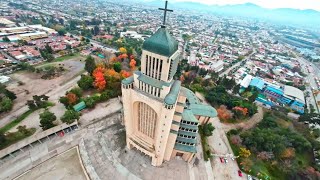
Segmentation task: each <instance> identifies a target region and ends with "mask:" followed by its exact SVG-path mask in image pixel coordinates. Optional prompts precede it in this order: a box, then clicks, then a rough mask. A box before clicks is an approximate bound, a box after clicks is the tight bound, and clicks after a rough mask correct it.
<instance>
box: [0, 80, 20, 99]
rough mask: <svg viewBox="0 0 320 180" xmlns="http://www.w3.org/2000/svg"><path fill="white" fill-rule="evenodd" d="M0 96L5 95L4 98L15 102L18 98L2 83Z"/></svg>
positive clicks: (0, 84)
mask: <svg viewBox="0 0 320 180" xmlns="http://www.w3.org/2000/svg"><path fill="white" fill-rule="evenodd" d="M0 94H4V96H6V97H8V98H10V99H11V100H15V99H16V98H17V96H16V95H15V94H14V93H13V92H11V91H9V90H8V89H7V87H6V86H5V85H4V84H2V83H0Z"/></svg>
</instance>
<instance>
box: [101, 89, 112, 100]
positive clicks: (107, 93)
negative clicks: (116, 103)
mask: <svg viewBox="0 0 320 180" xmlns="http://www.w3.org/2000/svg"><path fill="white" fill-rule="evenodd" d="M109 98H110V93H109V92H108V91H104V92H102V93H101V95H100V101H107V100H108V99H109Z"/></svg>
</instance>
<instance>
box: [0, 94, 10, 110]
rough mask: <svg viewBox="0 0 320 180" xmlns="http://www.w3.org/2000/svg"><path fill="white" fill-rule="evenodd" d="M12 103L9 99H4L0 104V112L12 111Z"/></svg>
mask: <svg viewBox="0 0 320 180" xmlns="http://www.w3.org/2000/svg"><path fill="white" fill-rule="evenodd" d="M12 107H13V102H12V100H11V99H10V98H8V97H4V98H2V100H1V102H0V112H8V111H10V110H11V109H12Z"/></svg>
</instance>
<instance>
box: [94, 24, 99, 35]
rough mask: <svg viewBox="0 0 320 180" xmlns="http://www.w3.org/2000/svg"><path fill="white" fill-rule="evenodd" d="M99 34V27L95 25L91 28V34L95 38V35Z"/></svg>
mask: <svg viewBox="0 0 320 180" xmlns="http://www.w3.org/2000/svg"><path fill="white" fill-rule="evenodd" d="M99 32H100V29H99V27H98V26H97V25H95V26H94V28H93V34H94V35H95V36H96V35H98V34H99Z"/></svg>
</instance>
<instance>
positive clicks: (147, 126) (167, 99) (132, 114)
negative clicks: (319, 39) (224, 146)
mask: <svg viewBox="0 0 320 180" xmlns="http://www.w3.org/2000/svg"><path fill="white" fill-rule="evenodd" d="M146 42H147V43H146ZM159 42H161V43H159ZM166 44H168V46H166ZM174 44H176V42H175V40H174V39H173V38H172V37H171V35H170V34H169V33H168V32H167V30H166V29H165V27H161V28H160V29H159V30H158V31H157V32H156V33H155V34H154V35H153V36H151V37H150V39H149V40H146V41H145V43H144V45H143V47H144V48H146V49H148V50H145V49H143V50H142V56H141V72H140V71H136V72H134V75H133V76H131V77H129V78H127V79H124V80H123V81H122V99H123V110H124V112H123V113H124V125H125V129H126V143H127V147H128V148H129V149H132V148H135V149H138V150H139V151H141V152H142V153H144V154H146V155H148V156H150V157H151V159H152V161H151V164H152V165H153V166H160V165H162V163H163V162H164V161H169V160H171V159H172V158H174V157H176V156H181V157H182V159H184V160H185V161H187V162H190V161H191V160H192V159H193V157H194V154H195V153H196V152H197V150H196V144H197V132H198V125H200V124H204V123H209V122H210V120H211V121H212V118H213V117H215V116H216V111H215V109H214V108H212V107H211V106H210V107H209V108H208V107H207V106H206V107H204V109H205V110H209V111H212V112H209V113H207V112H204V113H203V112H201V110H202V105H201V103H200V102H199V103H196V104H195V105H194V107H195V108H197V109H194V110H192V109H191V108H190V107H189V104H190V102H189V100H188V96H189V99H190V98H194V97H195V95H194V94H193V92H191V91H190V90H188V91H187V92H186V90H185V88H182V87H181V82H180V81H177V80H174V79H173V77H174V74H175V73H176V69H177V66H178V63H179V61H180V52H179V51H178V48H177V47H175V46H174ZM149 46H150V47H149ZM159 49H160V50H159ZM156 52H157V53H156ZM161 52H165V53H169V54H170V52H172V53H171V54H170V55H168V56H165V55H162V54H159V53H161ZM189 91H190V92H189ZM190 101H191V102H193V101H196V102H198V100H193V99H190ZM199 110H200V111H199Z"/></svg>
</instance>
